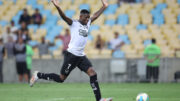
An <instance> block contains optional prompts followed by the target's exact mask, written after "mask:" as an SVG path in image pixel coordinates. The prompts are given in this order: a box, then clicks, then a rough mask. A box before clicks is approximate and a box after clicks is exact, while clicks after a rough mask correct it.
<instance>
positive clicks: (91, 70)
mask: <svg viewBox="0 0 180 101" xmlns="http://www.w3.org/2000/svg"><path fill="white" fill-rule="evenodd" d="M87 74H88V75H89V76H94V75H97V74H96V72H95V70H94V69H93V68H89V69H88V71H87Z"/></svg>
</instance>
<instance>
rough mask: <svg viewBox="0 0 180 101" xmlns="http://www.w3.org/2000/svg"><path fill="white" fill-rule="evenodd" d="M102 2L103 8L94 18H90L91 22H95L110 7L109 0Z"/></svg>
mask: <svg viewBox="0 0 180 101" xmlns="http://www.w3.org/2000/svg"><path fill="white" fill-rule="evenodd" d="M101 1H102V4H103V6H102V7H101V8H100V9H99V10H98V11H97V12H96V13H94V14H93V16H92V17H91V18H90V19H91V22H93V21H95V20H96V19H97V18H98V17H99V16H100V15H101V14H102V13H103V11H104V10H105V9H106V8H107V7H108V5H109V4H108V2H107V0H101Z"/></svg>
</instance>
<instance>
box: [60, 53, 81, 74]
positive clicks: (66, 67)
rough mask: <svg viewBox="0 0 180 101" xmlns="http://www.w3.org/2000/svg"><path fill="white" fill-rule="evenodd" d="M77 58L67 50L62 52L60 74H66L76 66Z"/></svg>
mask: <svg viewBox="0 0 180 101" xmlns="http://www.w3.org/2000/svg"><path fill="white" fill-rule="evenodd" d="M78 60H79V58H78V57H77V56H74V55H72V54H71V53H69V52H66V53H65V54H64V62H63V65H62V68H61V71H60V73H61V75H64V76H68V75H69V73H70V72H71V71H72V70H73V69H74V68H75V67H76V65H77V63H78Z"/></svg>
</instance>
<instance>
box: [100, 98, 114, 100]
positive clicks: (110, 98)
mask: <svg viewBox="0 0 180 101" xmlns="http://www.w3.org/2000/svg"><path fill="white" fill-rule="evenodd" d="M100 101H112V98H102V99H101V100H100Z"/></svg>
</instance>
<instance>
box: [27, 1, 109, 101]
mask: <svg viewBox="0 0 180 101" xmlns="http://www.w3.org/2000/svg"><path fill="white" fill-rule="evenodd" d="M51 1H52V3H53V4H54V6H55V7H56V8H57V10H58V12H59V15H60V16H61V17H62V19H63V20H64V21H65V22H66V23H67V24H68V25H69V26H70V31H71V40H70V43H69V45H68V49H67V51H66V52H65V54H64V63H63V66H62V68H61V71H60V75H58V74H54V73H41V72H38V71H35V72H34V74H33V76H32V78H31V80H30V86H33V84H34V83H35V82H36V81H37V80H38V79H45V80H53V81H55V82H58V83H63V82H64V80H65V79H66V78H67V77H68V75H69V74H70V72H71V71H72V70H73V69H74V68H75V67H78V68H79V69H80V70H81V71H84V72H85V73H86V74H87V75H88V76H89V77H90V84H91V87H92V89H93V91H94V95H95V97H96V101H112V99H111V98H106V99H105V98H101V92H100V88H99V84H98V81H97V74H96V72H95V71H94V69H93V67H92V64H91V62H90V61H89V60H88V58H87V57H86V56H85V54H84V48H85V45H86V42H87V40H88V30H89V28H90V25H91V23H92V22H93V21H95V20H96V19H97V18H98V17H99V16H100V15H101V14H102V13H103V11H104V10H105V9H106V8H107V7H108V3H107V1H106V0H101V1H102V5H103V6H102V7H101V8H100V9H99V10H98V11H97V12H96V13H94V14H93V16H92V17H90V12H89V11H88V10H85V9H83V10H81V11H80V17H79V20H72V19H70V18H68V17H67V16H66V15H65V14H64V12H63V11H62V10H61V8H60V6H59V5H58V3H59V2H58V0H51Z"/></svg>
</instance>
